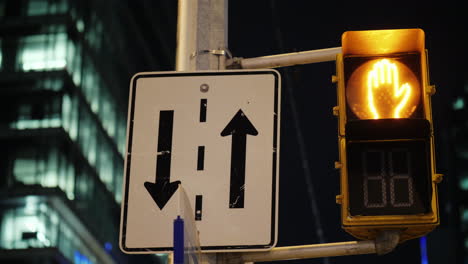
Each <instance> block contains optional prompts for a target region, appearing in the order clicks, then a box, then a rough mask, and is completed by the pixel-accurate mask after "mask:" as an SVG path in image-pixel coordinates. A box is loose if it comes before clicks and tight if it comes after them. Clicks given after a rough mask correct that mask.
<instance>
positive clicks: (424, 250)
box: [419, 236, 429, 264]
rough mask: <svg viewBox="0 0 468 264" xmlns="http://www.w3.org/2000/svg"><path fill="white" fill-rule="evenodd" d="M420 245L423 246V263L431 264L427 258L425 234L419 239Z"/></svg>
mask: <svg viewBox="0 0 468 264" xmlns="http://www.w3.org/2000/svg"><path fill="white" fill-rule="evenodd" d="M419 247H420V248H421V264H429V260H428V258H427V239H426V237H425V236H423V237H421V238H420V239H419Z"/></svg>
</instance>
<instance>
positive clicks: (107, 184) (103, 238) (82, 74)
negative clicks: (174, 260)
mask: <svg viewBox="0 0 468 264" xmlns="http://www.w3.org/2000/svg"><path fill="white" fill-rule="evenodd" d="M110 5H112V6H113V7H115V9H113V11H112V12H109V10H108V6H110ZM125 5H126V1H121V0H117V1H115V0H113V1H110V0H109V1H108V0H103V1H91V0H83V1H72V0H22V1H15V0H0V23H2V26H1V27H2V32H3V33H2V34H1V35H0V87H1V89H0V106H1V107H2V109H1V110H2V112H3V113H4V114H2V115H0V147H2V149H4V150H6V151H4V152H5V153H7V154H2V155H3V156H2V158H0V195H1V197H4V198H0V249H3V250H29V249H32V248H35V249H37V248H39V249H44V248H56V249H58V251H59V252H60V254H61V255H63V257H65V258H66V259H67V263H80V264H82V263H129V262H133V261H132V260H135V259H137V260H138V261H136V262H137V263H145V262H150V263H155V262H156V263H157V262H158V258H155V257H154V256H140V257H134V256H132V257H131V256H125V255H124V254H122V253H121V252H120V249H119V248H118V230H119V229H118V225H119V220H120V219H119V216H120V207H119V203H120V202H121V199H122V177H123V176H122V175H123V155H124V152H125V140H126V118H127V108H126V104H127V92H128V83H129V80H130V77H131V75H133V74H134V73H135V72H137V71H138V70H137V69H136V68H135V65H137V64H138V63H145V64H146V65H149V64H150V62H148V61H146V62H142V61H141V58H142V57H143V56H142V55H141V54H139V52H140V51H141V50H148V48H147V47H143V46H145V45H147V44H146V43H144V42H142V41H140V42H138V41H130V40H129V39H131V38H132V36H131V35H132V34H141V33H138V32H137V31H138V30H139V29H138V28H135V21H134V18H132V16H135V15H137V14H131V13H130V14H127V13H129V12H130V11H131V10H127V9H124V10H122V8H125ZM119 8H120V10H119ZM122 14H125V15H122ZM3 22H4V23H3ZM131 25H133V27H132V26H131ZM142 45H143V46H142ZM122 50H126V51H128V52H125V54H121V51H122ZM136 58H139V59H136ZM153 69H157V67H154V68H153ZM54 199H55V200H54ZM56 199H60V201H62V202H60V203H59V204H60V205H57V202H54V201H56ZM64 208H65V209H64ZM83 234H88V235H83ZM96 245H97V246H96ZM25 258H27V257H25ZM31 258H32V257H31ZM0 262H2V256H1V251H0ZM26 262H28V261H26ZM26 262H25V263H26ZM41 263H57V262H54V261H50V262H47V261H46V262H41ZM61 263H62V262H61Z"/></svg>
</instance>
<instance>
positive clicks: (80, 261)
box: [74, 250, 93, 264]
mask: <svg viewBox="0 0 468 264" xmlns="http://www.w3.org/2000/svg"><path fill="white" fill-rule="evenodd" d="M74 264H93V262H91V260H89V258H88V257H86V256H85V255H83V254H81V252H79V251H78V250H75V261H74Z"/></svg>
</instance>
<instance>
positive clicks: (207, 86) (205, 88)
mask: <svg viewBox="0 0 468 264" xmlns="http://www.w3.org/2000/svg"><path fill="white" fill-rule="evenodd" d="M209 89H210V86H209V85H208V84H206V83H204V84H202V85H200V92H202V93H206V92H208V90H209Z"/></svg>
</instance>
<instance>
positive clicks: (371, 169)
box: [348, 140, 431, 216]
mask: <svg viewBox="0 0 468 264" xmlns="http://www.w3.org/2000/svg"><path fill="white" fill-rule="evenodd" d="M428 153H429V149H428V145H427V142H425V141H424V140H418V141H399V142H393V141H387V142H385V141H383V142H375V141H374V142H351V143H349V144H348V187H349V193H350V194H352V195H350V198H349V199H350V201H349V210H350V214H351V215H353V216H357V215H362V216H366V215H408V214H423V213H427V212H429V210H430V206H431V196H430V194H431V185H430V182H429V181H428V179H430V177H429V176H430V173H431V171H430V166H429V164H428V158H427V157H428Z"/></svg>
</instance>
